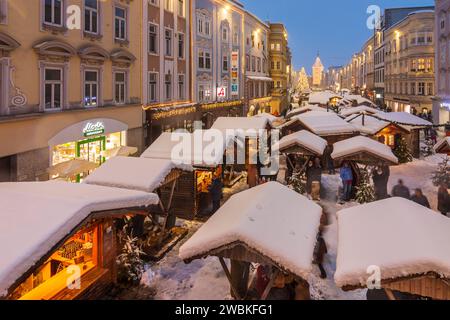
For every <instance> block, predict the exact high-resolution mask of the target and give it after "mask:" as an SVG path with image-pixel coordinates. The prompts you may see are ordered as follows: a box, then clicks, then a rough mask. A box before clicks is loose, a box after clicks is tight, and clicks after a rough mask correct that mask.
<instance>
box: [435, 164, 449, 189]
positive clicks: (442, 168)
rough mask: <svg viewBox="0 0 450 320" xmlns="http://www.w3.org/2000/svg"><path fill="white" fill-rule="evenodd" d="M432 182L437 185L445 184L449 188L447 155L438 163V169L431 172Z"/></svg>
mask: <svg viewBox="0 0 450 320" xmlns="http://www.w3.org/2000/svg"><path fill="white" fill-rule="evenodd" d="M432 179H433V184H434V185H435V186H436V187H439V186H440V185H441V184H444V185H447V188H450V159H449V158H448V157H447V158H445V159H444V161H443V162H442V163H441V164H440V165H439V167H438V169H437V170H436V171H435V172H433V177H432Z"/></svg>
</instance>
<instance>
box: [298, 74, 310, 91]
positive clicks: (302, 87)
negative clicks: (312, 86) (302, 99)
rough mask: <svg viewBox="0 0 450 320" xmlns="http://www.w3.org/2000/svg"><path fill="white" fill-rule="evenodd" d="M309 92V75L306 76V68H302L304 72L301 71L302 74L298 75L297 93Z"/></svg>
mask: <svg viewBox="0 0 450 320" xmlns="http://www.w3.org/2000/svg"><path fill="white" fill-rule="evenodd" d="M308 90H309V80H308V75H307V74H306V70H305V68H302V70H300V73H299V75H298V84H297V92H300V93H302V92H305V91H308Z"/></svg>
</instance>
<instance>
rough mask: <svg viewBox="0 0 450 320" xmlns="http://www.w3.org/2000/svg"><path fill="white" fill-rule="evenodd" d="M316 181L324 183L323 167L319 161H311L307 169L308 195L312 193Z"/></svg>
mask: <svg viewBox="0 0 450 320" xmlns="http://www.w3.org/2000/svg"><path fill="white" fill-rule="evenodd" d="M315 181H317V182H319V184H320V183H321V181H322V167H321V166H320V160H319V159H315V160H314V161H312V160H311V161H309V162H308V167H307V168H306V192H307V193H308V194H311V193H312V184H313V182H315Z"/></svg>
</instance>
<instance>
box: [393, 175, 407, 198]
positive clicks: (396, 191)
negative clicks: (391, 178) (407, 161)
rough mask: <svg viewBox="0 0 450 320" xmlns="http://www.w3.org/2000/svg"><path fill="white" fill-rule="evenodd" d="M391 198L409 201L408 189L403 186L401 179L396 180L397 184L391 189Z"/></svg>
mask: <svg viewBox="0 0 450 320" xmlns="http://www.w3.org/2000/svg"><path fill="white" fill-rule="evenodd" d="M392 196H393V197H400V198H405V199H408V200H410V199H411V193H410V192H409V189H408V187H406V186H405V184H404V182H403V180H402V179H400V180H398V184H397V185H396V186H394V188H393V189H392Z"/></svg>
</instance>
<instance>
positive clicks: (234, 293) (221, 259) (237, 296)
mask: <svg viewBox="0 0 450 320" xmlns="http://www.w3.org/2000/svg"><path fill="white" fill-rule="evenodd" d="M219 261H220V264H221V266H222V269H223V271H224V272H225V275H226V276H227V279H228V282H229V283H230V288H231V292H232V294H233V296H234V298H235V299H236V300H242V299H241V297H240V296H239V293H238V291H237V290H236V288H235V287H234V285H233V281H232V278H231V273H230V271H229V270H228V267H227V264H226V263H225V260H224V259H223V258H222V257H219Z"/></svg>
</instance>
